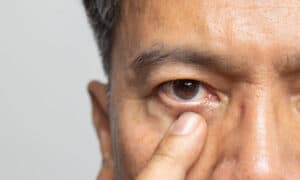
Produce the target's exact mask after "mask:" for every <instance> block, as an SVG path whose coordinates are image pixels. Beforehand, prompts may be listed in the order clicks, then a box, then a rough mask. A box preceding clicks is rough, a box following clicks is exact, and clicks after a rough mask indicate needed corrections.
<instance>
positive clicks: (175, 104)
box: [158, 91, 210, 108]
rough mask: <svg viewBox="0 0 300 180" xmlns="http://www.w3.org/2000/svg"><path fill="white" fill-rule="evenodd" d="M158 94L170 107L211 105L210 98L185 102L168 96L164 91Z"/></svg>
mask: <svg viewBox="0 0 300 180" xmlns="http://www.w3.org/2000/svg"><path fill="white" fill-rule="evenodd" d="M158 96H159V98H160V99H161V101H162V102H163V103H164V104H166V105H167V106H169V107H177V108H191V107H199V106H207V105H209V104H210V103H209V100H208V99H207V98H203V100H201V101H197V102H196V101H190V102H183V101H181V102H180V101H177V100H174V99H172V98H170V97H168V96H167V95H166V94H165V93H163V92H162V91H159V92H158Z"/></svg>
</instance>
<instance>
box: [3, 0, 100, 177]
mask: <svg viewBox="0 0 300 180" xmlns="http://www.w3.org/2000/svg"><path fill="white" fill-rule="evenodd" d="M91 79H101V80H105V77H104V75H103V71H102V68H101V64H100V58H99V56H98V52H97V48H96V45H95V41H94V40H93V36H92V32H91V29H90V28H89V26H88V23H87V18H86V16H85V13H84V9H83V7H82V4H81V1H80V0H29V1H21V0H8V1H4V0H1V1H0V83H1V84H0V179H1V180H19V179H22V180H90V179H95V178H96V175H97V171H98V170H99V167H100V165H101V164H100V162H101V160H100V153H99V147H98V142H97V139H96V134H95V132H94V129H93V126H92V121H91V115H90V114H91V110H90V102H89V97H88V94H87V91H86V85H87V83H88V82H89V80H91Z"/></svg>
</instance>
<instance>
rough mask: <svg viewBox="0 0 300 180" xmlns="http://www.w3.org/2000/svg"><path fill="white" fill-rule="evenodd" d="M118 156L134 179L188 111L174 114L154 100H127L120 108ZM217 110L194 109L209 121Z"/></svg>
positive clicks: (123, 167)
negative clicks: (178, 118)
mask: <svg viewBox="0 0 300 180" xmlns="http://www.w3.org/2000/svg"><path fill="white" fill-rule="evenodd" d="M116 110H117V111H116V112H117V113H118V116H117V117H118V119H117V122H118V123H117V127H118V142H119V146H118V147H119V149H118V153H119V154H120V155H121V167H122V169H123V170H124V171H125V173H126V174H127V175H128V176H129V177H130V178H131V179H133V178H134V177H135V176H136V175H137V174H138V173H139V172H140V171H141V170H142V169H143V167H144V166H145V164H146V163H147V162H148V161H149V159H151V156H152V154H153V152H154V151H155V149H156V148H157V146H158V145H159V143H160V142H161V140H162V139H163V137H164V135H165V133H166V132H167V130H168V128H169V127H170V126H171V124H172V123H173V122H174V121H175V120H176V118H177V117H178V116H179V115H180V114H181V113H183V112H185V111H191V110H189V109H186V110H174V109H172V108H169V107H166V106H164V105H162V104H161V103H159V101H156V100H155V99H148V100H147V101H141V100H133V99H131V100H126V102H123V103H122V105H120V104H118V108H117V109H116ZM216 111H217V110H214V109H201V108H199V109H195V110H194V112H197V113H198V114H200V115H201V116H203V117H204V118H205V119H206V120H207V121H211V122H212V120H213V119H214V118H216V116H217V115H218V113H215V112H216Z"/></svg>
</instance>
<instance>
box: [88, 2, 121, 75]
mask: <svg viewBox="0 0 300 180" xmlns="http://www.w3.org/2000/svg"><path fill="white" fill-rule="evenodd" d="M83 5H84V7H85V10H86V13H87V16H88V19H89V22H90V25H91V27H92V29H93V31H94V37H95V39H96V42H97V45H98V48H99V50H100V54H101V57H102V62H103V68H104V71H105V73H106V75H108V76H109V75H110V70H111V51H112V42H113V32H114V29H115V24H116V20H117V17H118V14H119V9H120V0H83Z"/></svg>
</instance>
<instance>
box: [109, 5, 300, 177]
mask: <svg viewBox="0 0 300 180" xmlns="http://www.w3.org/2000/svg"><path fill="white" fill-rule="evenodd" d="M112 56H113V57H112V63H113V64H112V73H111V74H112V76H111V92H110V93H111V99H110V114H109V116H110V122H111V124H110V126H111V129H112V138H113V142H112V143H113V148H114V161H115V162H114V163H116V166H117V172H116V173H117V174H119V175H120V176H122V177H123V178H122V179H133V178H134V177H135V176H136V175H137V174H138V173H139V172H140V171H141V170H142V168H143V167H144V165H145V164H146V163H147V161H148V160H149V159H150V158H151V155H152V153H153V152H154V150H155V149H156V148H157V145H158V144H159V142H160V141H161V139H162V138H163V136H164V134H165V133H166V131H167V129H168V128H169V126H170V125H171V124H172V123H173V122H174V121H175V120H176V119H177V117H178V116H180V115H181V114H182V113H184V112H195V113H197V114H199V115H200V116H202V117H203V118H204V119H205V121H206V123H207V126H208V134H207V139H206V142H205V146H204V149H203V151H202V153H201V154H200V156H199V158H198V160H197V161H196V163H195V164H194V165H193V167H192V168H191V169H190V171H189V172H188V175H187V179H299V178H300V171H299V170H300V143H299V142H300V133H299V132H300V131H299V130H300V121H299V120H300V2H299V1H293V0H288V1H284V2H283V1H279V0H270V1H260V0H257V1H248V0H239V1H230V0H228V1H221V0H209V1H199V0H190V1H182V0H151V1H149V0H144V1H142V0H139V1H136V0H124V1H122V8H121V14H120V19H119V22H118V25H117V29H116V32H115V39H114V47H113V53H112ZM186 153H189V152H186ZM170 171H172V170H171V169H170Z"/></svg>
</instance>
